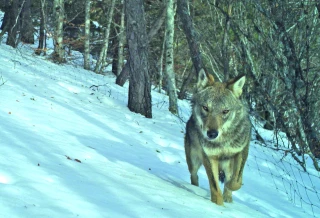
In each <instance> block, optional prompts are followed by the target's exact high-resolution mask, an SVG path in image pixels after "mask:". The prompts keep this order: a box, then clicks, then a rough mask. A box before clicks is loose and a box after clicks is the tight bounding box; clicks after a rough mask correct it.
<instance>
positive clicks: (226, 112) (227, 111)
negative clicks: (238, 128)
mask: <svg viewBox="0 0 320 218" xmlns="http://www.w3.org/2000/svg"><path fill="white" fill-rule="evenodd" d="M229 111H230V110H223V111H222V113H223V114H224V115H226V114H228V113H229Z"/></svg>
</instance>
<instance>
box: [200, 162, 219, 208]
mask: <svg viewBox="0 0 320 218" xmlns="http://www.w3.org/2000/svg"><path fill="white" fill-rule="evenodd" d="M203 164H204V166H205V169H206V172H207V175H208V180H209V184H210V192H211V201H212V202H213V203H215V204H218V205H223V197H222V192H221V189H220V187H219V161H218V160H216V159H214V158H210V159H209V158H208V157H206V158H204V160H203Z"/></svg>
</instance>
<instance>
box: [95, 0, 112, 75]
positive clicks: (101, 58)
mask: <svg viewBox="0 0 320 218" xmlns="http://www.w3.org/2000/svg"><path fill="white" fill-rule="evenodd" d="M115 2H116V1H115V0H112V2H111V7H110V8H109V14H108V22H107V26H106V29H105V32H104V40H103V47H102V49H101V51H100V55H99V60H98V62H97V64H96V67H95V69H94V72H96V73H102V69H103V66H105V65H106V58H107V52H108V46H109V35H110V27H111V22H112V18H113V11H114V6H115Z"/></svg>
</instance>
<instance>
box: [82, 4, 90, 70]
mask: <svg viewBox="0 0 320 218" xmlns="http://www.w3.org/2000/svg"><path fill="white" fill-rule="evenodd" d="M85 4H86V5H85V23H84V38H85V41H84V55H83V56H84V69H86V70H90V0H86V3H85Z"/></svg>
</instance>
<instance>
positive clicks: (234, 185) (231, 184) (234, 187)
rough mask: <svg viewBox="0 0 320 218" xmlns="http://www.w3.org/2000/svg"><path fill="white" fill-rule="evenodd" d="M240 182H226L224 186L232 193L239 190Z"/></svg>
mask: <svg viewBox="0 0 320 218" xmlns="http://www.w3.org/2000/svg"><path fill="white" fill-rule="evenodd" d="M241 185H242V184H241V182H232V181H230V182H227V183H226V184H225V186H226V187H227V188H228V189H229V190H232V191H236V190H238V189H240V188H241Z"/></svg>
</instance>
